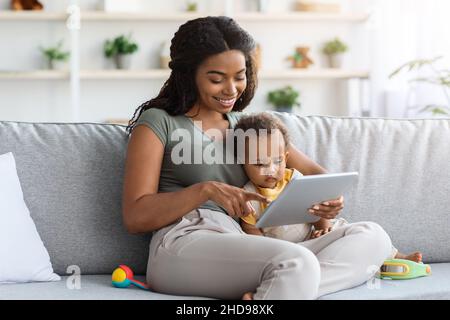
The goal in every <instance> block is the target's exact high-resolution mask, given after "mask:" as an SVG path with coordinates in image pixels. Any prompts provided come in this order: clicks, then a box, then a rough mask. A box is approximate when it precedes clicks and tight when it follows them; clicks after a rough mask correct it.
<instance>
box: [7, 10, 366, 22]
mask: <svg viewBox="0 0 450 320" xmlns="http://www.w3.org/2000/svg"><path fill="white" fill-rule="evenodd" d="M216 14H217V15H220V14H223V13H216ZM205 15H214V14H211V13H209V14H206V13H201V12H195V13H190V12H179V13H163V14H158V13H125V12H124V13H120V12H104V11H81V15H80V18H81V20H82V21H103V22H104V21H114V22H118V21H155V22H161V21H176V22H180V21H181V22H182V21H187V20H190V19H194V18H198V17H202V16H205ZM369 16H370V15H369V14H366V13H306V12H290V13H257V12H254V13H253V12H251V13H238V14H235V15H233V17H234V18H235V19H236V20H237V21H241V22H265V21H278V22H283V21H289V22H314V21H317V22H322V21H327V22H355V23H357V22H365V21H367V20H368V18H369ZM68 17H69V14H67V13H64V12H46V11H42V12H41V11H8V10H4V11H0V21H64V20H66V19H67V18H68Z"/></svg>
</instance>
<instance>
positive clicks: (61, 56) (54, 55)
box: [39, 40, 70, 62]
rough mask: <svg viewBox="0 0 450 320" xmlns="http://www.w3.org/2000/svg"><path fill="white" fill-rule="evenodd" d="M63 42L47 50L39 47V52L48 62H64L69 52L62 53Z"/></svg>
mask: <svg viewBox="0 0 450 320" xmlns="http://www.w3.org/2000/svg"><path fill="white" fill-rule="evenodd" d="M62 46H63V41H62V40H61V41H59V42H58V43H57V45H56V46H55V47H49V48H43V47H39V49H40V50H41V52H42V53H43V54H44V56H45V57H46V58H47V60H48V61H49V62H52V61H66V60H67V59H68V58H69V56H70V52H67V51H66V52H64V51H62V50H61V49H62Z"/></svg>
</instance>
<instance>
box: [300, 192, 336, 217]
mask: <svg viewBox="0 0 450 320" xmlns="http://www.w3.org/2000/svg"><path fill="white" fill-rule="evenodd" d="M343 208H344V196H341V197H340V198H339V199H334V200H328V201H324V202H322V203H321V204H316V205H314V206H312V207H311V208H310V209H309V210H308V211H309V212H310V213H312V214H314V215H316V216H318V217H321V218H324V219H334V218H336V216H337V215H338V214H339V212H340V211H341V210H342V209H343Z"/></svg>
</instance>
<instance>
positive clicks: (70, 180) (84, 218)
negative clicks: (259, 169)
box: [0, 113, 450, 300]
mask: <svg viewBox="0 0 450 320" xmlns="http://www.w3.org/2000/svg"><path fill="white" fill-rule="evenodd" d="M275 114H276V115H277V116H278V117H280V118H281V119H282V120H283V121H284V122H285V123H286V125H287V126H288V128H289V130H290V133H291V135H292V138H293V141H294V143H295V144H296V145H297V146H298V147H299V148H300V149H302V150H303V151H304V152H305V153H306V154H308V155H309V156H310V157H311V158H312V159H315V160H316V161H317V162H318V163H320V164H322V165H323V166H324V167H326V168H327V169H328V170H329V171H330V172H342V171H359V172H360V178H359V182H358V184H357V185H356V186H355V187H354V188H353V189H351V190H350V191H349V192H348V193H347V194H346V208H345V209H344V211H343V213H342V216H343V217H345V218H346V219H347V220H349V221H362V220H371V221H375V222H378V223H379V224H381V225H382V226H383V227H384V228H385V229H386V230H387V232H388V233H389V234H390V236H391V238H392V239H393V242H394V244H395V245H396V246H397V247H398V248H399V249H400V250H402V251H404V252H410V251H413V250H421V251H422V252H423V254H424V260H425V262H427V263H431V264H432V271H433V274H432V276H430V277H425V278H419V279H415V280H408V281H387V280H383V281H380V282H377V281H374V282H370V283H369V284H363V285H361V286H359V287H356V288H353V289H350V290H344V291H341V292H337V293H334V294H331V295H328V296H324V297H322V299H450V232H449V230H450V120H449V119H434V120H388V119H367V118H366V119H362V118H338V117H323V116H309V117H299V116H293V115H288V114H281V113H275ZM124 129H125V128H124V127H123V126H120V125H111V124H91V123H82V124H52V123H19V122H0V154H3V153H6V152H9V151H12V152H13V153H14V156H15V159H16V162H17V170H18V175H19V178H20V181H21V184H22V188H23V192H24V197H25V201H26V203H27V205H28V207H29V209H30V211H31V215H32V217H33V219H34V222H35V224H36V227H37V229H38V231H39V233H40V235H41V238H42V240H43V242H44V244H45V246H46V248H47V250H48V252H49V254H50V257H51V261H52V263H53V267H54V269H55V272H57V273H58V274H59V275H61V276H63V278H62V281H59V282H51V283H27V284H8V285H0V299H122V300H123V299H184V298H189V299H196V298H202V297H180V296H170V295H164V294H158V293H153V292H147V291H143V290H140V289H138V288H135V287H130V288H127V289H116V288H114V287H112V286H111V272H112V271H113V269H114V268H115V267H116V266H118V265H119V264H126V265H128V266H130V267H132V269H133V270H134V271H135V274H138V275H141V276H140V277H139V276H138V277H137V278H138V279H141V280H143V279H144V277H143V275H144V273H145V270H146V263H147V256H148V244H149V241H150V235H130V234H128V233H127V232H126V230H125V228H124V226H123V224H122V219H121V193H122V179H123V172H124V170H123V169H124V158H125V152H126V145H127V135H126V134H125V130H124ZM218 250H220V248H218ZM72 265H75V266H78V267H79V268H80V270H81V278H80V279H81V288H79V289H77V288H73V286H71V285H70V283H71V279H72V278H68V277H67V270H68V269H67V268H68V267H69V266H72ZM67 280H69V281H67ZM68 282H69V285H68ZM71 288H73V289H71Z"/></svg>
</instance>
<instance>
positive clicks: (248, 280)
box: [147, 209, 392, 300]
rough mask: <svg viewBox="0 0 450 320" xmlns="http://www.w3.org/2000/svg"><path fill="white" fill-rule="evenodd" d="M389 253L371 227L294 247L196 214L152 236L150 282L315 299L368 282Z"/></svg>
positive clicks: (224, 295)
mask: <svg viewBox="0 0 450 320" xmlns="http://www.w3.org/2000/svg"><path fill="white" fill-rule="evenodd" d="M391 250H392V244H391V240H390V238H389V236H388V235H387V234H386V232H385V231H384V230H383V229H382V228H381V227H380V226H379V225H378V224H376V223H373V222H358V223H350V224H343V225H341V226H338V227H336V228H335V229H334V230H333V231H331V232H329V233H328V234H326V235H323V236H321V237H319V238H317V239H312V240H308V241H304V242H300V243H292V242H288V241H284V240H278V239H273V238H269V237H262V236H255V235H248V234H245V233H244V232H243V231H242V229H241V228H240V226H239V224H238V222H236V221H235V220H233V219H232V218H231V217H229V216H227V215H225V214H223V213H221V212H217V211H212V210H207V209H197V210H193V211H191V212H189V213H188V214H187V215H185V216H184V217H183V218H182V219H181V220H180V221H178V222H176V223H174V224H172V225H169V226H167V227H165V228H162V229H160V230H159V231H157V232H156V233H155V234H154V235H153V238H152V241H151V243H150V252H149V262H148V266H147V281H148V282H149V283H150V284H151V286H152V287H153V288H154V290H156V291H158V292H161V293H166V294H175V295H187V296H200V297H212V298H218V299H240V298H241V297H242V295H243V294H244V293H245V292H254V293H255V294H254V299H255V300H264V299H274V300H277V299H316V298H318V297H320V296H322V295H325V294H329V293H332V292H336V291H339V290H343V289H348V288H351V287H354V286H358V285H360V284H362V283H364V282H365V281H367V280H369V279H371V278H372V277H373V276H374V274H375V272H376V271H377V270H378V269H379V267H380V266H381V265H382V263H383V261H384V260H385V259H387V258H388V257H389V256H390V255H391Z"/></svg>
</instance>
